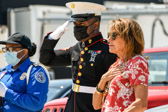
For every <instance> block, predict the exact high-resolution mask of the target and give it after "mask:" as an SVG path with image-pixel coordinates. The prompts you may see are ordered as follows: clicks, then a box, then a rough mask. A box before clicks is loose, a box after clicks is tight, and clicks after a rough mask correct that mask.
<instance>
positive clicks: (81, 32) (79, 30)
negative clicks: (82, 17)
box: [74, 21, 96, 41]
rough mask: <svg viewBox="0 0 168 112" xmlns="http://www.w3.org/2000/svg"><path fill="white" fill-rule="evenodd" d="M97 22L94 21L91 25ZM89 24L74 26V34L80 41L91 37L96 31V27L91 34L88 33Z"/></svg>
mask: <svg viewBox="0 0 168 112" xmlns="http://www.w3.org/2000/svg"><path fill="white" fill-rule="evenodd" d="M95 22H96V21H95ZM95 22H93V23H92V24H91V25H93V24H94V23H95ZM91 25H89V26H91ZM89 26H74V36H75V38H76V39H77V40H78V41H81V40H83V39H85V38H87V37H89V35H90V34H92V33H93V32H94V31H95V29H93V31H92V32H91V33H90V34H87V29H88V27H89Z"/></svg>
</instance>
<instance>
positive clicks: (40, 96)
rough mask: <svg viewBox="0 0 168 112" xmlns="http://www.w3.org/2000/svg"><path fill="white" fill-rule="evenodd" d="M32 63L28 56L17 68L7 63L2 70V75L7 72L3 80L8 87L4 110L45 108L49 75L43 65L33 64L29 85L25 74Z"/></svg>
mask: <svg viewBox="0 0 168 112" xmlns="http://www.w3.org/2000/svg"><path fill="white" fill-rule="evenodd" d="M31 64H32V62H31V61H30V59H29V58H27V59H26V60H25V61H24V62H23V63H22V64H21V65H20V66H19V67H18V68H17V69H16V70H13V69H12V66H11V65H7V66H6V67H5V68H4V69H3V70H2V72H0V75H1V74H2V73H4V72H6V73H5V75H4V76H3V77H2V78H1V81H2V82H3V83H4V84H5V85H6V87H7V88H8V90H7V91H6V94H5V97H4V98H3V106H1V110H2V112H38V111H40V110H42V109H43V107H44V104H45V102H46V99H47V92H48V83H49V81H48V77H47V74H46V72H45V71H44V69H43V68H42V67H41V66H33V67H32V69H31V72H30V77H29V83H28V85H27V83H26V77H25V74H26V73H27V70H28V68H29V66H30V65H31Z"/></svg>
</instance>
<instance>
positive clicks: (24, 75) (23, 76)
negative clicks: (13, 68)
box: [20, 72, 27, 80]
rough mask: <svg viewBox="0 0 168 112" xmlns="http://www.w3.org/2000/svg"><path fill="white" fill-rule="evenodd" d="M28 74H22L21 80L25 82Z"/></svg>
mask: <svg viewBox="0 0 168 112" xmlns="http://www.w3.org/2000/svg"><path fill="white" fill-rule="evenodd" d="M26 75H27V74H26V73H25V72H24V73H22V75H21V76H20V80H24V79H25V78H26Z"/></svg>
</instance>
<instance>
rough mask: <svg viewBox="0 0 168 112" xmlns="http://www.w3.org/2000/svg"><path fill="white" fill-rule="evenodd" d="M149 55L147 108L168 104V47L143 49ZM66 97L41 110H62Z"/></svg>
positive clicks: (44, 111)
mask: <svg viewBox="0 0 168 112" xmlns="http://www.w3.org/2000/svg"><path fill="white" fill-rule="evenodd" d="M144 55H145V56H149V57H150V58H149V60H148V63H149V71H150V75H149V92H148V109H149V108H153V107H157V106H161V105H165V104H168V47H164V48H150V49H145V51H144ZM66 102H67V98H60V99H56V100H53V101H50V102H48V103H46V104H45V106H44V109H43V112H63V111H64V108H65V105H66Z"/></svg>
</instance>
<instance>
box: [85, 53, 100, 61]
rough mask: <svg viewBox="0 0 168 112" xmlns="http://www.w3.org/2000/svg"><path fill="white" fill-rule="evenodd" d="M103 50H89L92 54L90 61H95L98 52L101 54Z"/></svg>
mask: <svg viewBox="0 0 168 112" xmlns="http://www.w3.org/2000/svg"><path fill="white" fill-rule="evenodd" d="M101 52H102V51H101V50H97V51H96V50H89V51H88V53H90V54H91V57H90V60H89V61H90V62H95V58H96V56H97V55H98V54H100V53H101Z"/></svg>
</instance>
